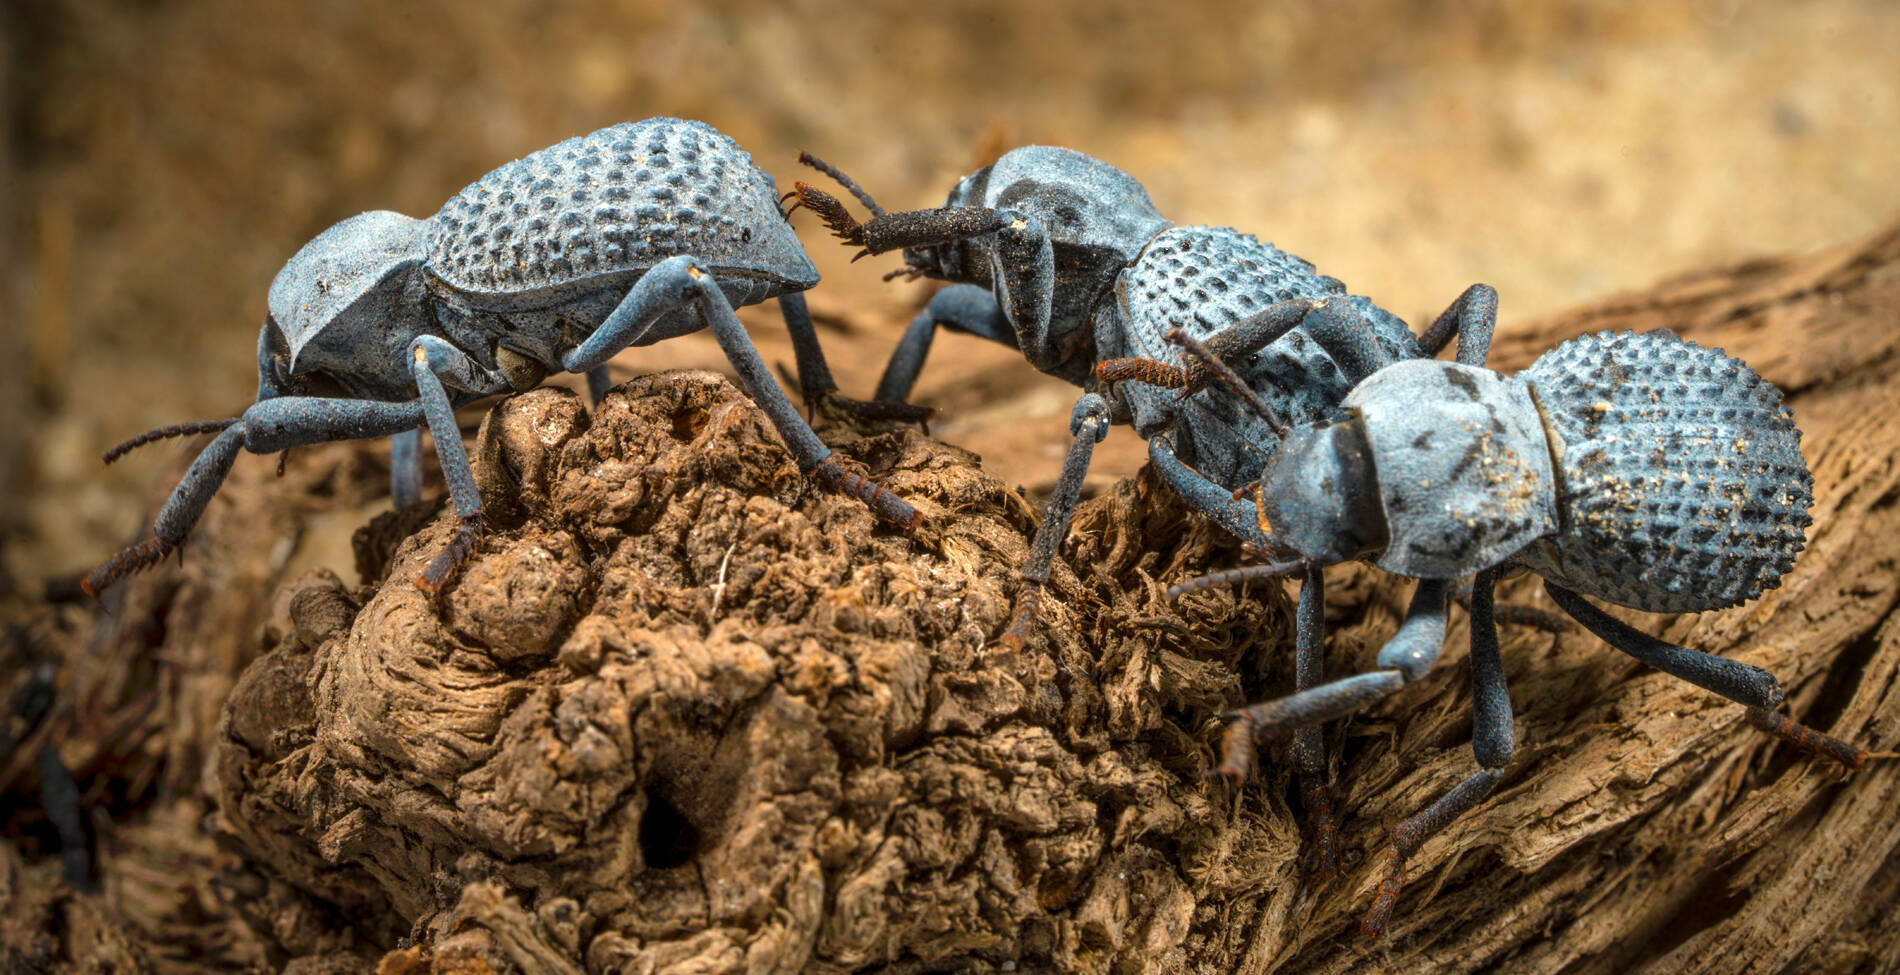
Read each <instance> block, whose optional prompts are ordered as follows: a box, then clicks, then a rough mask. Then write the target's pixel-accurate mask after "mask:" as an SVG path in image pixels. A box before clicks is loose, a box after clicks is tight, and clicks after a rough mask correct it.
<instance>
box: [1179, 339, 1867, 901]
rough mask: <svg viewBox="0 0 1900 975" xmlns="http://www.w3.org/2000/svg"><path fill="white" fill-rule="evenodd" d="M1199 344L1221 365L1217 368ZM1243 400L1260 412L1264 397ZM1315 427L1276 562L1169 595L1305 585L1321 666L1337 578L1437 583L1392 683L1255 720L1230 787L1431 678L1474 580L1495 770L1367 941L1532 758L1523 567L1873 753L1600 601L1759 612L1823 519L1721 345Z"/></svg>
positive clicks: (1321, 694) (1621, 642) (1412, 368)
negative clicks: (1307, 733) (1271, 582)
mask: <svg viewBox="0 0 1900 975" xmlns="http://www.w3.org/2000/svg"><path fill="white" fill-rule="evenodd" d="M1176 341H1179V342H1181V343H1182V344H1185V345H1187V346H1189V347H1190V348H1191V349H1192V350H1193V351H1194V354H1195V355H1196V357H1197V358H1198V359H1200V360H1202V361H1203V362H1205V363H1206V364H1207V365H1209V366H1210V367H1211V368H1214V369H1216V371H1217V373H1218V372H1219V371H1220V370H1219V361H1218V356H1217V355H1216V354H1215V353H1214V352H1212V351H1210V350H1208V348H1207V347H1206V346H1205V345H1203V344H1201V343H1199V342H1197V341H1195V340H1193V339H1191V338H1188V337H1185V336H1177V337H1176ZM1221 386H1222V388H1223V391H1224V392H1225V393H1226V394H1227V395H1229V396H1230V398H1232V399H1233V400H1234V401H1235V402H1237V403H1244V404H1247V405H1248V408H1249V409H1251V410H1252V411H1253V412H1255V413H1256V415H1262V414H1264V413H1265V412H1267V411H1268V410H1270V409H1271V406H1270V404H1268V403H1266V402H1262V401H1261V400H1260V399H1259V398H1258V397H1256V396H1254V395H1253V393H1252V391H1251V390H1249V389H1247V388H1246V387H1245V386H1244V385H1242V384H1240V383H1238V382H1234V381H1231V380H1223V381H1222V382H1221ZM1340 406H1341V407H1342V415H1341V416H1339V417H1336V418H1333V419H1328V420H1320V421H1316V422H1313V423H1309V424H1305V425H1302V426H1300V427H1297V428H1294V429H1292V430H1290V431H1288V433H1287V434H1286V436H1285V438H1284V441H1283V442H1282V444H1281V446H1280V449H1279V450H1278V452H1276V453H1275V455H1274V456H1273V457H1272V459H1270V460H1269V461H1268V463H1267V466H1266V468H1265V470H1264V471H1263V472H1262V475H1261V478H1260V482H1259V486H1258V488H1257V493H1258V504H1257V509H1256V510H1257V517H1258V526H1257V527H1258V530H1259V534H1260V536H1261V537H1263V538H1264V540H1265V541H1264V544H1261V545H1259V546H1258V551H1259V552H1260V553H1261V554H1262V555H1264V556H1265V557H1266V558H1268V559H1269V560H1270V561H1269V563H1268V564H1266V565H1260V566H1252V567H1249V568H1245V569H1236V570H1229V571H1226V572H1219V573H1214V574H1212V575H1209V576H1204V577H1202V578H1200V579H1196V580H1192V581H1190V582H1188V583H1184V584H1182V585H1179V586H1176V587H1174V588H1173V589H1171V590H1169V595H1170V596H1179V595H1181V594H1183V593H1186V592H1191V591H1193V590H1196V589H1199V588H1203V587H1205V586H1209V585H1216V584H1223V583H1227V582H1232V581H1237V580H1240V579H1246V578H1255V577H1262V576H1266V577H1273V576H1280V575H1286V574H1296V575H1300V576H1302V577H1303V579H1304V582H1303V584H1302V587H1301V591H1300V600H1299V609H1298V620H1297V627H1296V628H1297V632H1298V640H1299V644H1300V649H1299V654H1300V656H1301V657H1302V658H1307V657H1311V658H1312V659H1317V658H1318V655H1319V653H1320V646H1321V644H1322V643H1323V641H1324V633H1323V630H1324V620H1323V601H1324V598H1325V597H1324V589H1323V583H1324V577H1323V575H1322V570H1323V569H1324V568H1325V567H1326V566H1328V565H1335V564H1338V563H1340V562H1345V561H1350V560H1355V559H1367V560H1370V561H1372V562H1373V563H1374V564H1376V565H1377V566H1378V567H1379V568H1381V569H1385V570H1387V571H1389V572H1392V573H1395V574H1398V575H1404V576H1410V577H1413V578H1416V579H1418V580H1419V583H1418V588H1417V590H1416V591H1415V592H1414V593H1413V596H1412V602H1411V606H1410V608H1409V609H1408V611H1407V612H1406V615H1405V619H1404V621H1403V622H1401V623H1400V625H1399V629H1398V632H1397V634H1396V635H1394V636H1393V637H1392V639H1390V640H1389V641H1387V642H1386V644H1385V645H1384V646H1383V647H1381V648H1380V650H1379V654H1378V658H1377V659H1378V664H1377V669H1375V670H1373V671H1371V672H1368V673H1363V674H1356V675H1353V676H1350V677H1343V678H1340V679H1338V680H1333V681H1328V682H1325V683H1316V682H1308V683H1303V684H1302V685H1301V686H1300V687H1299V688H1298V689H1297V690H1296V691H1295V693H1293V694H1290V695H1288V696H1286V697H1282V698H1279V699H1277V700H1274V701H1268V702H1265V703H1262V704H1255V705H1251V706H1249V707H1246V708H1242V709H1240V710H1238V711H1235V712H1232V713H1231V714H1229V715H1228V716H1227V717H1228V719H1229V722H1230V723H1229V724H1228V728H1227V733H1226V737H1225V742H1224V744H1223V747H1222V756H1221V761H1220V765H1219V767H1218V771H1219V772H1221V773H1222V774H1224V775H1226V776H1228V777H1229V778H1230V779H1232V780H1234V781H1236V782H1239V781H1242V780H1244V779H1245V778H1246V776H1247V775H1248V773H1249V771H1250V770H1251V768H1252V767H1253V763H1254V749H1255V747H1256V740H1257V739H1259V738H1261V737H1265V736H1273V735H1278V734H1285V733H1289V732H1291V733H1294V734H1297V733H1298V731H1299V730H1300V729H1305V728H1312V727H1315V726H1317V725H1318V724H1319V723H1321V722H1325V721H1329V720H1332V719H1334V718H1338V717H1342V716H1344V715H1346V714H1349V713H1351V712H1353V711H1356V710H1358V709H1360V708H1362V707H1365V706H1366V705H1368V704H1370V703H1372V702H1374V701H1377V700H1379V699H1381V698H1384V697H1387V696H1389V695H1391V694H1393V693H1394V692H1396V691H1398V690H1399V689H1400V688H1402V687H1404V686H1406V685H1407V684H1410V683H1413V682H1415V681H1418V680H1420V679H1422V678H1423V677H1424V676H1425V674H1426V673H1427V672H1429V671H1430V669H1431V667H1432V665H1433V664H1434V663H1435V662H1436V661H1437V659H1438V654H1439V650H1440V647H1441V645H1442V644H1443V642H1444V637H1445V602H1446V596H1447V593H1448V591H1449V587H1450V586H1451V585H1452V584H1454V583H1455V582H1456V581H1457V580H1459V579H1461V578H1463V577H1465V576H1469V575H1473V574H1475V575H1476V582H1475V584H1474V586H1473V590H1472V594H1471V673H1472V688H1473V694H1474V695H1475V697H1476V708H1477V720H1476V723H1475V726H1474V730H1473V735H1472V746H1471V747H1472V752H1473V754H1474V756H1475V757H1476V758H1477V761H1478V765H1479V766H1480V767H1479V769H1478V771H1476V772H1474V773H1472V774H1471V775H1470V776H1468V777H1467V778H1466V779H1464V780H1463V781H1462V782H1460V783H1459V784H1458V785H1456V786H1454V787H1453V788H1452V789H1451V790H1449V791H1448V792H1446V793H1445V794H1444V796H1443V797H1441V798H1440V799H1438V800H1437V801H1436V802H1434V803H1432V804H1431V805H1430V806H1429V807H1427V808H1426V809H1424V810H1422V811H1420V812H1419V813H1417V814H1416V815H1413V816H1411V817H1409V818H1407V819H1405V820H1404V821H1402V822H1400V823H1399V824H1398V826H1397V827H1395V828H1394V829H1393V830H1392V837H1391V839H1392V846H1391V849H1390V850H1389V851H1388V853H1387V856H1386V871H1385V876H1384V878H1383V880H1382V882H1381V883H1380V887H1379V894H1378V897H1377V899H1376V900H1375V901H1374V903H1373V907H1372V909H1371V910H1370V911H1369V912H1368V913H1367V915H1366V918H1365V921H1364V922H1363V924H1362V926H1361V927H1362V929H1363V930H1364V931H1365V933H1366V934H1368V935H1372V936H1377V935H1378V934H1379V933H1380V932H1381V931H1383V929H1384V927H1385V924H1386V922H1387V920H1388V919H1389V917H1390V915H1391V912H1392V908H1393V905H1394V904H1395V903H1396V902H1397V899H1398V892H1399V888H1400V886H1401V885H1402V883H1403V882H1404V877H1405V861H1406V859H1407V858H1408V857H1410V856H1411V855H1412V854H1413V853H1414V852H1416V851H1417V849H1418V847H1419V846H1420V845H1421V844H1422V843H1424V841H1425V840H1426V839H1427V838H1429V837H1430V836H1432V834H1434V833H1436V832H1438V831H1439V830H1440V829H1442V828H1444V826H1445V825H1446V824H1447V823H1449V822H1451V821H1452V820H1453V819H1454V818H1456V817H1457V816H1458V815H1459V814H1461V813H1463V812H1464V811H1466V810H1468V809H1470V808H1471V807H1473V806H1475V805H1476V804H1477V803H1478V802H1480V801H1481V800H1483V798H1484V797H1485V796H1487V795H1489V794H1490V792H1491V791H1492V790H1493V789H1494V788H1496V786H1497V784H1498V782H1499V781H1500V780H1501V779H1502V778H1503V775H1504V768H1505V766H1506V765H1507V764H1508V763H1509V762H1510V760H1511V756H1512V753H1513V750H1514V747H1515V742H1514V739H1513V732H1512V719H1511V700H1510V696H1509V694H1508V693H1507V691H1506V688H1505V684H1504V669H1503V663H1502V661H1501V659H1500V658H1499V654H1498V635H1497V628H1496V626H1495V623H1494V618H1493V606H1492V590H1493V588H1494V586H1495V584H1496V582H1497V580H1498V579H1499V577H1500V576H1501V575H1502V574H1503V573H1505V572H1508V571H1512V570H1516V569H1525V570H1529V571H1531V572H1535V573H1537V574H1538V575H1540V576H1542V577H1543V578H1544V586H1545V589H1546V590H1547V591H1548V592H1549V593H1550V596H1551V598H1552V599H1553V600H1555V601H1556V603H1557V605H1558V606H1559V607H1561V608H1562V609H1563V610H1564V611H1565V612H1566V613H1568V614H1570V615H1571V616H1572V617H1574V618H1575V619H1576V620H1577V621H1578V622H1580V623H1582V624H1583V625H1584V626H1585V627H1586V628H1587V629H1589V630H1590V631H1591V632H1593V633H1595V634H1596V635H1597V636H1599V637H1601V638H1602V639H1603V640H1604V641H1605V642H1607V643H1609V644H1610V645H1611V646H1614V647H1616V648H1617V649H1619V650H1622V651H1623V652H1625V653H1628V654H1630V655H1631V656H1633V657H1635V658H1637V659H1638V660H1641V661H1643V662H1644V663H1646V664H1649V665H1650V666H1652V667H1655V668H1656V669H1658V670H1661V671H1664V672H1665V673H1669V674H1672V675H1674V676H1676V677H1679V678H1682V679H1683V680H1686V681H1689V682H1690V683H1693V684H1696V685H1697V686H1700V687H1703V688H1706V689H1708V690H1711V691H1714V692H1715V693H1717V694H1720V695H1722V696H1723V697H1725V698H1728V699H1729V700H1732V701H1736V702H1738V703H1740V704H1742V705H1744V706H1746V707H1747V708H1748V709H1749V710H1748V719H1749V721H1750V722H1751V723H1752V724H1754V725H1756V726H1757V727H1760V728H1763V729H1765V730H1768V731H1770V732H1773V733H1775V734H1778V735H1780V736H1781V737H1783V738H1786V739H1788V740H1789V741H1791V742H1793V743H1794V744H1796V745H1797V746H1799V747H1802V748H1804V749H1806V750H1808V751H1811V752H1815V753H1818V754H1821V755H1824V756H1826V757H1829V758H1832V759H1834V760H1836V761H1838V762H1840V763H1841V764H1842V765H1844V766H1846V767H1847V768H1848V769H1850V770H1852V769H1858V768H1860V767H1861V765H1862V763H1864V762H1865V761H1866V760H1867V757H1868V756H1867V753H1866V752H1865V751H1863V750H1861V749H1859V748H1857V747H1855V746H1853V745H1851V744H1848V743H1847V742H1844V741H1841V740H1839V739H1836V738H1832V737H1829V736H1827V735H1824V734H1821V733H1820V732H1817V731H1814V730H1812V729H1810V728H1807V727H1805V726H1803V725H1800V724H1797V723H1795V722H1794V721H1792V720H1790V719H1788V718H1786V717H1784V716H1782V715H1780V714H1778V713H1776V712H1775V711H1774V710H1773V709H1774V708H1775V707H1776V706H1777V705H1778V704H1780V702H1781V700H1782V691H1781V685H1780V683H1779V682H1777V681H1776V680H1775V677H1774V675H1773V674H1770V673H1769V672H1767V671H1765V670H1763V669H1761V668H1760V667H1756V666H1753V665H1751V664H1747V663H1743V662H1741V661H1738V660H1730V659H1727V658H1724V657H1718V656H1714V655H1712V654H1706V653H1698V652H1696V651H1694V650H1690V649H1688V648H1687V647H1681V646H1676V645H1673V644H1668V643H1664V642H1662V641H1660V640H1656V639H1654V638H1652V637H1649V636H1646V635H1644V634H1643V633H1641V632H1639V631H1637V630H1636V629H1634V628H1632V627H1630V626H1629V625H1627V624H1625V623H1623V622H1621V621H1619V620H1617V619H1615V618H1614V617H1612V616H1610V615H1609V614H1607V613H1605V612H1603V611H1602V610H1600V609H1598V608H1597V607H1596V606H1594V605H1593V604H1591V603H1590V602H1589V601H1588V600H1587V599H1586V598H1584V597H1585V596H1592V597H1595V598H1598V599H1604V600H1608V601H1610V602H1613V603H1617V604H1619V605H1622V606H1627V607H1630V608H1632V609H1638V610H1644V611H1647V612H1658V613H1681V612H1699V611H1703V610H1711V609H1724V608H1727V607H1731V606H1737V605H1740V604H1741V603H1743V602H1746V601H1748V600H1750V599H1753V598H1755V597H1756V596H1758V595H1760V594H1761V592H1762V591H1763V590H1765V589H1770V588H1773V587H1775V586H1777V585H1779V584H1780V581H1781V578H1782V576H1784V575H1786V574H1787V573H1788V572H1789V570H1791V569H1792V568H1793V567H1794V561H1795V556H1796V555H1797V554H1798V553H1799V552H1800V551H1801V548H1802V546H1803V542H1804V535H1803V533H1804V531H1805V530H1806V528H1807V526H1808V524H1809V517H1808V508H1809V507H1810V505H1811V504H1812V503H1813V477H1812V475H1810V474H1809V472H1808V467H1807V463H1806V462H1805V461H1804V460H1803V459H1802V456H1801V449H1800V441H1801V433H1800V430H1799V429H1797V428H1796V427H1795V424H1794V417H1793V414H1792V413H1791V412H1790V411H1789V410H1788V408H1787V407H1786V406H1785V405H1783V404H1782V401H1781V393H1780V392H1779V391H1778V390H1776V389H1775V387H1774V386H1773V385H1771V384H1769V383H1767V382H1765V381H1764V380H1762V379H1761V377H1760V376H1758V375H1756V374H1755V372H1754V370H1752V369H1750V368H1749V367H1748V366H1747V365H1746V364H1744V363H1742V362H1741V361H1739V360H1737V359H1733V358H1730V357H1729V356H1727V355H1724V354H1723V353H1722V351H1721V350H1719V349H1708V348H1703V347H1701V346H1698V345H1696V344H1695V343H1693V342H1687V341H1684V340H1683V339H1681V338H1679V337H1677V336H1676V335H1674V334H1673V333H1670V332H1650V333H1645V334H1636V333H1630V332H1622V333H1614V334H1610V333H1606V334H1602V335H1585V336H1582V337H1580V338H1576V339H1573V340H1571V341H1569V342H1566V343H1564V344H1563V345H1560V346H1558V347H1557V348H1555V349H1552V350H1550V351H1549V352H1546V353H1545V354H1544V355H1543V356H1541V357H1539V358H1538V360H1537V361H1536V362H1535V363H1533V364H1532V365H1531V366H1530V368H1528V369H1525V370H1524V371H1522V372H1520V373H1518V374H1517V375H1514V376H1503V375H1500V374H1498V373H1496V372H1493V371H1491V370H1489V369H1483V368H1477V367H1474V366H1469V365H1464V364H1460V363H1450V362H1437V361H1425V360H1416V361H1408V362H1399V363H1394V364H1392V365H1390V366H1387V367H1386V368H1384V369H1381V370H1379V371H1378V372H1376V373H1374V374H1373V375H1371V376H1370V377H1368V378H1367V379H1366V380H1365V381H1363V382H1361V383H1360V384H1359V385H1358V386H1357V387H1355V388H1354V389H1353V390H1352V392H1351V393H1350V394H1349V395H1347V396H1346V397H1345V398H1344V400H1342V401H1341V403H1340Z"/></svg>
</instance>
